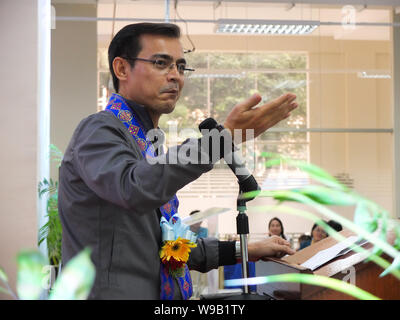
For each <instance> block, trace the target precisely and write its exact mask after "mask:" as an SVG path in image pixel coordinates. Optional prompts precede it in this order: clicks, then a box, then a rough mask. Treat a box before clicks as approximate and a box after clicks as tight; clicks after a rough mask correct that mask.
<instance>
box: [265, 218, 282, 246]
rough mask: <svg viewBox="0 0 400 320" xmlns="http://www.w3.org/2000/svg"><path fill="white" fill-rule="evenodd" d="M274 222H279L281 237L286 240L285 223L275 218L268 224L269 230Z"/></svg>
mask: <svg viewBox="0 0 400 320" xmlns="http://www.w3.org/2000/svg"><path fill="white" fill-rule="evenodd" d="M274 220H275V221H278V222H279V224H280V225H281V234H280V236H281V237H282V238H283V239H285V240H286V237H285V232H284V230H283V223H282V221H281V220H280V219H279V218H277V217H274V218H272V219H271V220H269V223H268V230H269V228H270V227H271V223H272V221H274Z"/></svg>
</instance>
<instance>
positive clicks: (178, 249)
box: [160, 237, 196, 277]
mask: <svg viewBox="0 0 400 320" xmlns="http://www.w3.org/2000/svg"><path fill="white" fill-rule="evenodd" d="M195 247H196V244H194V243H193V242H190V241H189V240H188V239H182V238H181V237H178V239H176V240H169V241H165V242H164V246H163V247H162V248H161V251H160V258H161V262H162V263H163V264H164V265H165V266H166V267H167V268H168V271H169V273H170V274H171V275H173V276H175V277H182V276H183V274H184V268H185V264H186V262H187V261H188V259H189V253H190V251H191V248H195Z"/></svg>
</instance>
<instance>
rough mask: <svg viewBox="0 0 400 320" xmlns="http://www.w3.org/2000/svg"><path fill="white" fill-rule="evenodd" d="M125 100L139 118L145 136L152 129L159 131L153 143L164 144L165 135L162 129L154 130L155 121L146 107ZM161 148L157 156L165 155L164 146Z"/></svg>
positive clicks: (157, 151)
mask: <svg viewBox="0 0 400 320" xmlns="http://www.w3.org/2000/svg"><path fill="white" fill-rule="evenodd" d="M124 100H125V101H126V103H127V105H128V107H129V109H131V111H132V112H133V114H134V115H135V116H137V117H138V120H139V121H140V123H141V124H142V126H143V129H144V130H145V134H147V132H149V130H152V129H153V130H157V132H156V134H155V135H154V138H153V139H152V141H151V142H152V143H155V142H157V141H161V142H162V143H163V141H164V140H165V134H164V132H163V131H162V130H161V129H160V128H157V129H155V128H154V124H153V120H152V119H151V117H150V114H149V112H148V111H147V109H146V107H145V106H143V105H141V104H138V103H136V102H134V101H132V100H129V99H126V98H125V97H124ZM159 148H160V150H158V149H157V150H156V154H161V153H163V149H162V146H160V147H159Z"/></svg>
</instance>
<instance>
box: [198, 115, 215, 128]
mask: <svg viewBox="0 0 400 320" xmlns="http://www.w3.org/2000/svg"><path fill="white" fill-rule="evenodd" d="M217 125H218V122H217V121H215V120H214V119H213V118H207V119H206V120H203V121H202V122H201V123H200V124H199V129H200V131H201V130H203V129H208V130H212V129H215V128H216V127H217Z"/></svg>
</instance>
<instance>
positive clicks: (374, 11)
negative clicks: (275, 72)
mask: <svg viewBox="0 0 400 320" xmlns="http://www.w3.org/2000/svg"><path fill="white" fill-rule="evenodd" d="M289 1H290V0H289ZM351 1H353V2H357V1H356V0H347V1H342V2H346V3H347V2H351ZM295 2H297V3H299V2H305V1H295ZM308 2H320V3H321V2H324V3H332V2H335V3H336V5H332V4H330V5H327V4H325V5H320V4H319V5H316V4H297V5H295V6H293V7H292V5H289V3H288V2H283V1H275V2H272V1H268V2H266V1H254V0H253V1H243V0H242V1H234V0H223V1H209V0H208V1H206V0H190V1H189V0H180V1H178V6H177V8H178V13H179V15H177V12H176V10H175V7H174V0H170V10H169V19H170V22H174V23H177V24H178V25H179V26H180V27H181V28H186V26H185V24H184V23H181V22H180V19H179V16H180V17H182V18H183V19H185V20H186V21H187V22H188V26H189V33H190V34H191V35H215V28H216V21H217V20H218V19H246V20H249V21H252V20H253V21H254V20H260V19H261V20H292V21H293V20H294V21H297V20H300V21H305V20H313V21H320V22H321V23H331V22H334V23H336V25H321V26H320V27H319V28H317V30H316V31H315V32H313V34H311V36H319V37H321V36H327V37H334V38H335V39H342V40H390V37H391V28H390V27H388V26H365V25H364V26H357V27H356V28H354V29H352V30H348V29H344V28H343V26H342V25H341V22H342V20H343V16H344V11H343V8H344V6H343V5H340V4H337V3H338V2H341V1H340V0H335V1H321V0H320V1H308ZM358 2H361V1H358ZM362 2H368V3H375V2H379V3H380V4H382V3H385V2H387V3H389V2H391V3H393V2H394V1H385V0H379V1H365V0H363V1H362ZM396 2H398V3H399V5H400V0H396ZM53 3H55V4H57V3H63V4H66V3H68V4H84V3H86V4H90V3H92V4H93V3H97V19H98V23H97V33H98V36H99V42H100V43H101V42H102V39H104V41H106V42H108V41H109V39H110V36H111V34H115V33H116V32H117V31H118V30H119V29H121V28H122V27H123V26H125V25H127V24H129V23H135V22H138V21H154V22H157V21H158V22H162V21H165V18H166V10H165V9H166V1H165V0H116V7H115V18H117V19H116V20H115V21H114V23H113V21H111V20H112V19H113V14H114V1H113V0H98V1H95V0H54V1H53ZM353 8H354V15H355V16H354V18H355V20H356V22H357V23H367V24H371V23H372V24H376V23H384V24H390V23H391V19H392V18H391V10H390V7H387V6H386V7H385V6H369V7H366V8H365V7H364V6H353ZM57 16H58V15H57Z"/></svg>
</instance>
